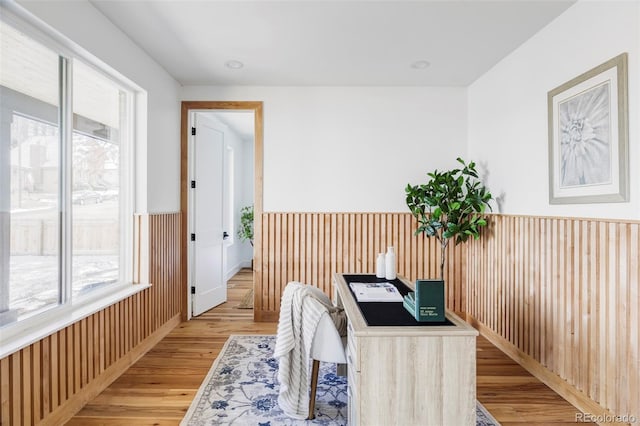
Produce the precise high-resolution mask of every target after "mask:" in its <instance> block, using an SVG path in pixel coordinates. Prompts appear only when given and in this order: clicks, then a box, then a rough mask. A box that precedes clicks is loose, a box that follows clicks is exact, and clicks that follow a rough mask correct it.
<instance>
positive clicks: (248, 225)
mask: <svg viewBox="0 0 640 426" xmlns="http://www.w3.org/2000/svg"><path fill="white" fill-rule="evenodd" d="M238 237H240V241H247V240H248V241H249V243H251V246H253V206H244V207H243V208H241V209H240V229H238Z"/></svg>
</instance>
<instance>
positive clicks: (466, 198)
mask: <svg viewBox="0 0 640 426" xmlns="http://www.w3.org/2000/svg"><path fill="white" fill-rule="evenodd" d="M457 160H458V162H459V163H460V164H462V168H458V169H453V170H449V171H446V172H439V171H438V170H435V171H434V172H432V173H427V176H429V177H430V178H431V179H430V180H429V181H428V182H427V183H425V184H422V185H411V184H408V185H407V187H406V189H405V192H406V194H407V206H408V207H409V210H411V213H412V214H413V216H415V218H416V219H417V220H418V228H417V229H416V232H415V234H416V235H419V234H421V233H424V234H426V235H427V236H429V237H436V238H437V240H438V241H439V242H440V247H441V250H442V253H441V254H442V256H441V262H440V279H442V280H444V263H445V255H446V249H447V246H448V245H449V241H450V240H451V239H452V238H453V239H454V240H455V244H456V245H457V244H460V243H463V242H465V241H467V240H468V239H469V237H473V238H475V239H478V237H479V236H480V228H481V227H483V226H486V225H487V220H486V218H485V217H484V213H485V210H486V208H487V207H489V209H491V206H490V205H489V201H490V200H491V199H492V196H491V193H490V192H489V191H488V190H487V188H486V187H485V186H484V185H482V183H481V182H480V181H479V179H478V172H477V171H476V164H475V163H474V162H470V163H469V164H466V163H465V162H464V160H462V159H461V158H457Z"/></svg>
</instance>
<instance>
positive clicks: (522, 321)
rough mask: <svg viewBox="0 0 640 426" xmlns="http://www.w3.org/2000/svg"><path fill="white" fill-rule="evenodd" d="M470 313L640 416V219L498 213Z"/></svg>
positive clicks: (616, 408) (475, 271) (477, 251)
mask: <svg viewBox="0 0 640 426" xmlns="http://www.w3.org/2000/svg"><path fill="white" fill-rule="evenodd" d="M483 234H484V235H483V236H482V237H481V239H480V240H478V241H474V242H471V243H470V244H469V246H468V247H467V248H468V251H467V268H468V270H469V271H470V272H469V277H468V279H467V282H466V285H467V287H466V292H467V298H468V299H467V300H468V303H467V305H466V312H467V313H468V314H470V315H471V316H472V317H473V318H475V319H477V320H478V321H480V322H481V323H483V324H484V325H486V326H487V327H489V328H490V329H491V330H493V331H494V332H495V333H497V334H499V335H500V336H501V337H502V338H504V339H505V340H507V341H509V342H510V343H511V344H512V345H513V346H515V347H516V348H517V349H518V350H520V351H521V352H523V353H525V354H526V355H529V356H530V357H532V358H533V359H534V360H536V361H537V362H539V363H540V364H541V365H543V366H544V367H546V368H547V369H548V370H550V371H552V372H553V373H555V374H557V375H558V376H559V377H560V378H562V379H563V380H565V381H566V382H567V383H568V384H569V385H571V386H573V387H574V388H576V389H578V390H580V391H581V392H583V393H584V394H586V395H587V396H588V397H589V398H590V399H592V400H593V401H595V402H597V403H598V404H600V405H601V406H602V407H604V408H606V409H607V410H609V411H610V412H612V413H614V414H617V415H631V416H635V418H636V419H637V418H640V370H639V368H640V358H639V348H638V340H639V337H640V336H639V334H640V333H639V331H638V330H639V329H640V327H638V324H639V318H638V311H639V310H640V298H639V291H638V287H639V281H640V263H639V261H638V257H639V255H640V223H638V222H618V221H605V220H594V219H569V218H538V217H524V216H502V215H492V217H491V224H490V228H489V229H487V230H485V231H483Z"/></svg>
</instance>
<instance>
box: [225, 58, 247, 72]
mask: <svg viewBox="0 0 640 426" xmlns="http://www.w3.org/2000/svg"><path fill="white" fill-rule="evenodd" d="M224 66H225V67H227V68H230V69H232V70H239V69H240V68H242V67H244V64H243V63H242V62H240V61H236V60H232V61H227V62H225V64H224Z"/></svg>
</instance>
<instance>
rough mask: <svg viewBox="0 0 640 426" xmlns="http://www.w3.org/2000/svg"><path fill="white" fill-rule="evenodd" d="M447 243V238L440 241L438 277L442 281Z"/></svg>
mask: <svg viewBox="0 0 640 426" xmlns="http://www.w3.org/2000/svg"><path fill="white" fill-rule="evenodd" d="M447 243H448V240H444V241H443V242H442V245H441V246H440V247H441V252H440V279H441V280H442V281H444V261H445V256H446V255H447Z"/></svg>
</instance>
